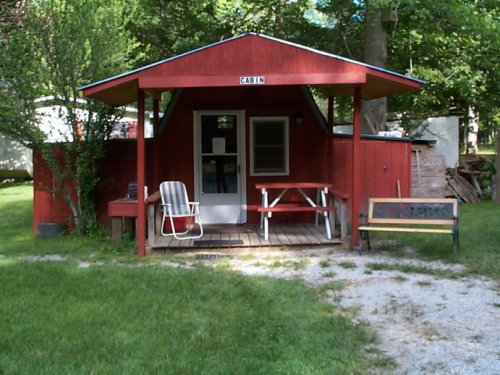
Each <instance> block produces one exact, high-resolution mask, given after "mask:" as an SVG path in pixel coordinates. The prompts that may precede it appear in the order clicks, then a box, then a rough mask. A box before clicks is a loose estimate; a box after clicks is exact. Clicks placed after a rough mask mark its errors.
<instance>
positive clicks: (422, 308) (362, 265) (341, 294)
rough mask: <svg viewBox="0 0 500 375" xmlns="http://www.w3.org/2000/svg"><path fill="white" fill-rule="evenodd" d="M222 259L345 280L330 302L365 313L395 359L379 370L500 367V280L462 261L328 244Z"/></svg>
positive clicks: (280, 274) (255, 271) (316, 281)
mask: <svg viewBox="0 0 500 375" xmlns="http://www.w3.org/2000/svg"><path fill="white" fill-rule="evenodd" d="M225 266H229V267H231V268H232V269H235V270H239V271H240V272H242V273H244V274H248V275H267V276H271V277H277V278H284V279H295V278H299V279H303V280H304V281H305V282H306V283H307V284H309V285H312V286H321V285H325V284H327V283H333V284H337V285H339V284H341V285H343V287H342V288H341V290H336V291H332V292H331V293H330V294H327V297H326V298H327V302H330V303H337V304H340V305H341V306H342V307H343V308H345V309H346V310H347V311H355V315H354V316H355V317H356V318H353V319H362V320H365V321H368V322H369V323H370V326H371V327H372V328H373V329H375V330H376V332H377V333H378V335H379V337H380V341H381V342H380V348H382V349H383V350H384V351H385V354H386V355H388V356H389V357H390V358H392V359H393V360H394V362H395V364H396V366H395V368H394V369H391V370H383V369H382V370H374V373H391V374H464V375H465V374H467V375H468V374H485V375H486V374H491V375H498V374H500V290H499V287H498V285H497V284H496V283H494V282H492V281H491V280H488V279H486V278H476V277H463V276H461V273H462V271H463V268H462V267H461V266H457V265H449V264H444V263H441V262H424V261H420V260H416V259H407V258H404V259H400V258H393V257H390V256H388V255H383V254H380V253H378V254H377V253H370V254H363V255H361V256H360V255H357V254H356V253H353V252H350V251H343V250H332V249H328V248H324V249H314V250H300V251H273V252H268V251H266V252H265V253H264V252H263V253H255V252H252V253H251V255H239V256H235V257H233V258H231V259H229V260H227V261H225ZM403 271H405V272H403ZM384 371H386V372H384ZM387 371H388V372H387Z"/></svg>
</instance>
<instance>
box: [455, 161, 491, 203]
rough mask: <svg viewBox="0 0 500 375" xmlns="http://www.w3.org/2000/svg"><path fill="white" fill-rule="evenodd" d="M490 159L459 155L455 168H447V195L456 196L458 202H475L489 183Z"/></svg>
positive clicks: (481, 196)
mask: <svg viewBox="0 0 500 375" xmlns="http://www.w3.org/2000/svg"><path fill="white" fill-rule="evenodd" d="M491 163H493V161H492V160H490V159H488V158H486V157H483V156H476V155H466V156H460V160H459V165H458V168H456V169H449V170H448V172H447V175H446V180H447V183H448V185H447V193H446V195H447V196H450V197H456V198H457V199H458V200H459V201H460V202H466V203H476V202H480V201H481V199H482V198H483V191H484V189H485V188H487V186H485V184H487V183H489V179H490V176H488V175H487V174H488V170H489V168H488V167H489V164H491Z"/></svg>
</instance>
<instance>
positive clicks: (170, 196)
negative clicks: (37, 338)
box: [160, 181, 203, 240]
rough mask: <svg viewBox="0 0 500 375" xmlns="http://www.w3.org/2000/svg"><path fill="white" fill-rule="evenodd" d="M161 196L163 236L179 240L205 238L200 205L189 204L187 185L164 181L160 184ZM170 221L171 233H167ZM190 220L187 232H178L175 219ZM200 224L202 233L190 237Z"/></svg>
mask: <svg viewBox="0 0 500 375" xmlns="http://www.w3.org/2000/svg"><path fill="white" fill-rule="evenodd" d="M160 195H161V203H162V205H161V206H162V211H163V217H162V220H161V235H162V236H172V235H173V236H174V237H175V238H176V239H178V240H189V239H193V238H200V237H201V236H203V225H202V224H201V218H200V207H199V206H200V203H199V202H189V200H188V195H187V190H186V185H184V183H183V182H181V181H164V182H162V183H161V184H160ZM167 217H168V218H169V219H170V228H171V232H170V233H166V232H165V221H166V219H167ZM176 218H186V219H189V220H188V222H187V223H186V230H185V231H183V232H178V231H177V230H176V228H175V222H174V219H176ZM196 222H197V223H198V226H199V227H200V233H199V234H197V235H191V236H190V235H188V233H189V232H191V231H192V230H193V228H194V226H195V223H196Z"/></svg>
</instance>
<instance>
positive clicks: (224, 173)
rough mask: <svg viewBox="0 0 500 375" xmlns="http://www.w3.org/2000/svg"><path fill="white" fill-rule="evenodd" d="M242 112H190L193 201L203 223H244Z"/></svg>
mask: <svg viewBox="0 0 500 375" xmlns="http://www.w3.org/2000/svg"><path fill="white" fill-rule="evenodd" d="M244 118H245V117H244V112H243V111H222V112H212V111H211V112H199V111H195V113H194V145H195V147H194V152H195V155H194V162H195V166H194V167H195V168H194V171H195V176H194V179H195V199H196V200H197V201H199V202H200V213H201V220H202V222H203V223H204V224H238V223H244V222H246V210H245V205H246V196H245V170H244V166H245V160H244V156H245V154H244V146H245V139H244V135H245V132H244V129H245V127H244Z"/></svg>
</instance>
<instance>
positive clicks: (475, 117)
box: [465, 106, 479, 155]
mask: <svg viewBox="0 0 500 375" xmlns="http://www.w3.org/2000/svg"><path fill="white" fill-rule="evenodd" d="M466 131H467V138H466V142H465V147H466V153H467V154H468V155H469V154H477V133H478V131H479V113H478V112H477V111H475V110H474V108H473V107H471V106H469V107H468V110H467V129H466Z"/></svg>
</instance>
